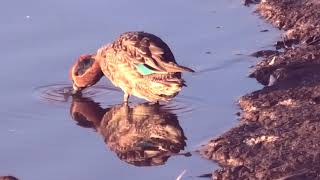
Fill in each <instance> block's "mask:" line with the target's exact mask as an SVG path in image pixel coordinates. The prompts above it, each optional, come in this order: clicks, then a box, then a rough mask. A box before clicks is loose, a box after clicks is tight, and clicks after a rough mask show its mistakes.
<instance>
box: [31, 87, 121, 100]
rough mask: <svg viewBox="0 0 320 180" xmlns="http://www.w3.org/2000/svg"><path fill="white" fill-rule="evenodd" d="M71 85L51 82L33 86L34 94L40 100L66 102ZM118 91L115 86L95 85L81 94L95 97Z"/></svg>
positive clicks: (69, 94)
mask: <svg viewBox="0 0 320 180" xmlns="http://www.w3.org/2000/svg"><path fill="white" fill-rule="evenodd" d="M71 91H72V86H71V85H70V84H51V85H45V86H40V87H37V88H35V95H36V97H37V98H39V99H40V100H41V101H46V102H68V101H69V100H70V99H71V96H72V94H71ZM116 91H119V90H118V89H116V88H112V87H108V86H102V85H95V86H92V87H90V88H87V89H85V90H83V91H82V96H84V97H88V98H95V97H97V96H100V95H108V94H110V93H113V92H116Z"/></svg>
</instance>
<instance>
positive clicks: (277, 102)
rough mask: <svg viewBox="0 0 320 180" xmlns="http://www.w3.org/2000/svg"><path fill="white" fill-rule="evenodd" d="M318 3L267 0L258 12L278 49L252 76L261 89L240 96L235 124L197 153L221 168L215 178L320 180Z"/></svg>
mask: <svg viewBox="0 0 320 180" xmlns="http://www.w3.org/2000/svg"><path fill="white" fill-rule="evenodd" d="M319 9H320V1H317V0H284V1H283V0H266V1H261V2H260V3H259V4H258V5H257V10H256V11H257V12H258V14H259V15H261V16H262V17H263V18H265V19H266V20H267V21H269V22H271V23H272V24H273V25H275V26H276V27H278V28H279V29H282V30H284V33H283V38H282V39H281V40H280V41H278V42H276V43H275V48H276V49H278V50H279V51H277V50H273V49H272V50H265V51H260V52H256V53H253V54H252V56H255V57H263V58H264V59H263V60H262V61H260V62H259V63H258V64H257V65H256V66H255V67H254V68H253V70H252V72H251V74H250V77H252V78H255V79H256V80H257V81H258V82H259V83H261V84H263V85H265V87H264V88H262V89H261V90H258V91H255V92H252V93H249V94H247V95H244V96H242V97H241V98H240V99H239V101H238V104H239V107H240V109H241V112H240V113H238V115H239V119H240V122H239V124H238V125H237V126H236V127H234V128H232V129H231V130H229V131H227V132H226V133H224V134H222V135H221V136H220V137H217V138H215V139H213V140H211V141H210V142H209V143H208V144H206V145H204V146H203V147H202V148H201V149H200V154H201V155H202V156H203V157H205V158H207V159H211V160H213V161H216V162H217V163H218V164H219V165H220V166H221V168H220V169H218V170H216V171H214V172H213V176H212V177H213V179H320V151H319V149H320V11H319Z"/></svg>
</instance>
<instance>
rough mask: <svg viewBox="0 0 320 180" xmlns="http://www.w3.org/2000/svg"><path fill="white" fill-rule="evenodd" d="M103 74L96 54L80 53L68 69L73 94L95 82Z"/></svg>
mask: <svg viewBox="0 0 320 180" xmlns="http://www.w3.org/2000/svg"><path fill="white" fill-rule="evenodd" d="M102 76H103V73H102V71H101V68H100V65H99V62H98V60H97V58H96V55H90V54H85V55H81V56H80V57H79V58H78V59H77V61H76V63H75V64H74V65H73V66H72V68H71V70H70V78H71V80H72V83H73V85H72V87H73V94H76V93H78V92H81V91H82V90H83V89H85V88H86V87H90V86H92V85H94V84H95V83H97V82H98V81H99V80H100V78H101V77H102Z"/></svg>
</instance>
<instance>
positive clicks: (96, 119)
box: [70, 96, 191, 166]
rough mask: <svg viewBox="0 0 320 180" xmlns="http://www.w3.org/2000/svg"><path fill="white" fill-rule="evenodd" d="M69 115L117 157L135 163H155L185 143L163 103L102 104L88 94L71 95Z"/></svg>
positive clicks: (138, 164) (175, 152)
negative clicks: (97, 135) (87, 95)
mask: <svg viewBox="0 0 320 180" xmlns="http://www.w3.org/2000/svg"><path fill="white" fill-rule="evenodd" d="M70 115H71V117H72V119H73V120H75V121H76V122H77V125H78V126H80V127H83V128H92V129H94V130H95V131H96V132H97V133H98V134H99V135H101V136H102V137H103V139H104V142H105V143H106V145H107V146H108V148H109V149H110V150H111V151H113V152H115V153H116V155H117V157H118V158H119V159H120V160H122V161H124V162H126V163H128V164H132V165H135V166H159V165H163V164H165V162H166V161H167V160H168V159H169V158H170V156H173V155H175V156H176V155H183V156H191V154H190V153H180V151H181V150H184V148H185V146H186V137H185V135H184V132H183V129H182V128H181V126H180V124H179V121H178V117H177V115H176V114H174V113H172V112H171V111H170V109H168V108H166V107H165V106H164V105H159V104H150V103H141V104H134V105H128V104H120V105H113V106H111V107H108V108H102V107H101V106H100V104H99V103H97V102H94V101H93V100H92V99H91V98H87V97H82V96H72V103H71V107H70Z"/></svg>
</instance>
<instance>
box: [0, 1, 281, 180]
mask: <svg viewBox="0 0 320 180" xmlns="http://www.w3.org/2000/svg"><path fill="white" fill-rule="evenodd" d="M0 10H1V11H0V25H1V28H0V39H1V42H0V46H1V48H0V52H1V55H2V67H3V68H2V70H1V71H0V81H1V82H2V86H1V90H0V92H1V101H0V107H1V108H0V114H1V121H0V123H1V126H0V141H1V145H0V149H1V154H0V160H1V164H0V174H1V175H5V174H11V175H14V176H16V177H18V178H20V179H24V180H35V179H48V180H49V179H61V180H63V179H65V180H70V179H116V178H117V179H133V177H134V179H159V180H160V179H161V180H162V179H175V178H176V177H177V176H178V175H179V174H180V173H181V172H183V171H184V170H185V171H186V173H185V174H184V176H183V179H197V176H199V175H202V174H204V173H210V172H212V170H213V168H216V167H217V166H216V165H215V164H214V163H212V162H210V161H206V160H204V159H202V158H201V157H200V156H199V155H198V154H197V153H195V152H194V151H195V150H196V149H197V147H198V146H199V145H200V144H202V143H205V142H206V141H207V140H209V139H210V138H211V137H213V136H217V135H219V134H220V133H222V132H224V131H226V130H227V129H228V128H230V127H232V125H234V124H235V123H236V116H235V115H234V114H235V113H236V112H237V107H236V104H235V102H236V100H237V98H238V97H240V96H241V95H243V94H244V93H246V92H250V91H252V90H254V89H258V88H259V85H258V84H257V83H256V82H255V81H254V80H251V79H248V78H247V77H246V75H247V74H248V67H249V66H251V65H252V64H254V59H252V58H251V57H249V56H246V55H247V54H250V53H252V52H254V51H256V50H259V49H265V48H271V44H272V42H274V41H275V39H276V38H277V37H276V35H275V34H276V33H275V30H273V29H271V27H270V26H268V25H266V24H264V23H263V22H262V20H260V19H258V18H257V17H256V16H254V15H252V11H253V10H252V9H250V8H246V7H243V6H242V5H241V4H240V1H238V0H228V1H225V0H202V1H196V0H188V1H185V0H174V1H170V0H163V1H148V0H141V1H139V2H138V1H131V0H119V1H109V0H94V1H84V0H81V1H76V0H69V1H63V0H55V1H50V0H45V1H40V0H29V1H18V0H12V1H6V2H3V3H2V5H1V8H0ZM264 29H269V30H270V31H269V32H265V33H261V32H260V31H261V30H264ZM133 30H143V31H147V32H150V33H153V34H156V35H158V36H159V37H161V38H162V39H163V40H164V41H165V42H167V43H168V45H169V46H170V48H171V50H172V51H173V53H174V55H175V57H176V60H177V61H178V63H179V64H182V65H185V66H188V67H191V68H193V69H195V70H196V71H198V72H199V73H195V74H185V75H184V78H185V80H186V81H187V84H188V87H187V88H185V89H183V91H182V92H181V93H180V94H179V95H178V97H177V98H176V99H174V101H172V102H171V103H169V104H167V105H165V106H164V109H165V110H161V112H162V114H163V111H165V113H167V115H168V116H169V115H170V116H169V117H171V118H172V117H176V121H175V122H176V123H175V124H170V122H168V121H166V120H163V121H164V122H165V123H169V127H170V128H171V129H173V132H178V134H179V133H181V132H182V131H183V136H185V137H186V138H187V139H186V140H183V141H185V143H186V145H185V147H183V148H184V150H181V152H182V153H184V152H191V154H192V156H191V157H189V156H185V155H183V154H182V155H177V154H175V153H173V154H170V155H172V156H171V157H168V158H167V159H166V160H165V162H163V163H162V162H161V161H160V159H162V157H164V156H161V158H158V157H159V156H157V158H155V160H157V162H158V163H159V164H156V165H154V166H147V164H144V165H140V166H136V165H134V164H133V163H128V162H127V161H125V160H124V159H123V158H122V159H121V158H120V157H119V156H117V154H116V150H115V149H112V147H114V146H111V145H110V141H108V142H107V141H106V136H107V135H105V134H103V133H102V132H103V131H100V130H99V128H98V127H100V126H97V125H95V124H94V123H93V122H98V123H100V120H101V119H103V118H101V116H102V115H105V114H106V112H111V110H112V112H114V111H116V109H117V107H118V106H119V104H120V103H121V101H122V95H123V94H122V92H121V91H119V90H118V89H116V88H114V87H113V86H112V85H111V83H110V82H109V81H108V80H102V81H101V82H99V85H98V86H97V87H94V88H93V89H91V90H88V92H87V93H85V94H84V96H85V97H87V98H89V100H88V101H90V103H92V104H98V106H93V105H89V106H88V107H97V108H93V109H95V110H97V109H99V108H101V109H103V110H104V111H103V113H102V112H101V113H94V114H100V116H99V118H98V117H97V118H94V119H97V121H92V122H88V121H86V119H85V118H84V120H83V117H82V116H79V115H78V116H76V117H75V116H74V114H73V111H72V107H73V106H72V104H73V103H72V102H73V101H74V99H72V98H71V97H68V96H66V97H65V96H61V92H60V91H61V90H62V89H61V88H63V87H67V86H69V83H70V81H69V79H68V74H69V68H70V66H71V65H72V63H73V62H74V59H75V58H76V57H77V56H79V55H80V54H82V53H91V52H94V51H95V50H96V49H97V48H99V47H100V46H102V45H103V44H105V43H107V42H110V41H112V40H113V39H114V38H115V37H116V36H118V35H119V34H120V33H121V32H125V31H133ZM239 54H241V55H239ZM131 101H132V103H131V110H132V111H134V110H136V109H137V108H134V107H136V106H139V105H142V106H143V103H144V101H143V100H139V99H137V98H132V99H131ZM85 102H86V101H85ZM90 103H89V104H90ZM148 108H149V106H148V107H147V109H148ZM139 110H140V111H141V109H139ZM140 111H135V112H140ZM144 111H145V109H143V111H142V112H144ZM93 112H96V111H93ZM98 112H100V111H98ZM116 112H117V111H116ZM147 112H148V113H150V110H148V111H147ZM155 112H159V110H157V111H154V110H152V111H151V114H152V115H151V117H152V116H154V115H157V116H156V117H162V116H161V115H159V114H157V113H155ZM160 114H161V113H160ZM90 117H91V116H90ZM102 117H103V116H102ZM81 118H82V119H81ZM77 119H78V120H79V119H80V122H79V121H77ZM109 119H110V118H109ZM111 119H112V118H111ZM120 119H121V118H120ZM138 119H139V118H138ZM160 119H161V118H160ZM75 120H76V121H75ZM101 122H102V121H101ZM146 122H147V123H148V122H149V121H146ZM151 122H152V121H150V124H152V123H151ZM115 127H117V126H115ZM120 127H122V126H120ZM107 129H108V128H107ZM109 129H110V128H109ZM116 130H119V129H116ZM107 132H109V131H107ZM107 134H108V133H107ZM183 136H182V135H181V136H177V137H178V139H179V141H181V139H183ZM107 137H109V136H107ZM179 137H180V138H179ZM116 140H117V139H116ZM111 142H113V141H111ZM143 142H148V143H149V144H150V141H145V140H144V141H143ZM108 143H109V144H108ZM148 143H144V144H142V145H144V146H146V144H147V145H149V144H148ZM157 143H159V141H157ZM157 143H154V144H153V145H154V146H155V144H157ZM168 143H172V142H165V143H162V145H164V144H168ZM151 144H152V143H151ZM159 144H161V143H159ZM140 145H141V144H140ZM181 145H183V142H181ZM183 146H184V145H183ZM148 147H149V146H148ZM163 147H166V146H163ZM166 155H167V156H169V155H168V154H166ZM121 157H122V156H121ZM149 162H150V161H149Z"/></svg>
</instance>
